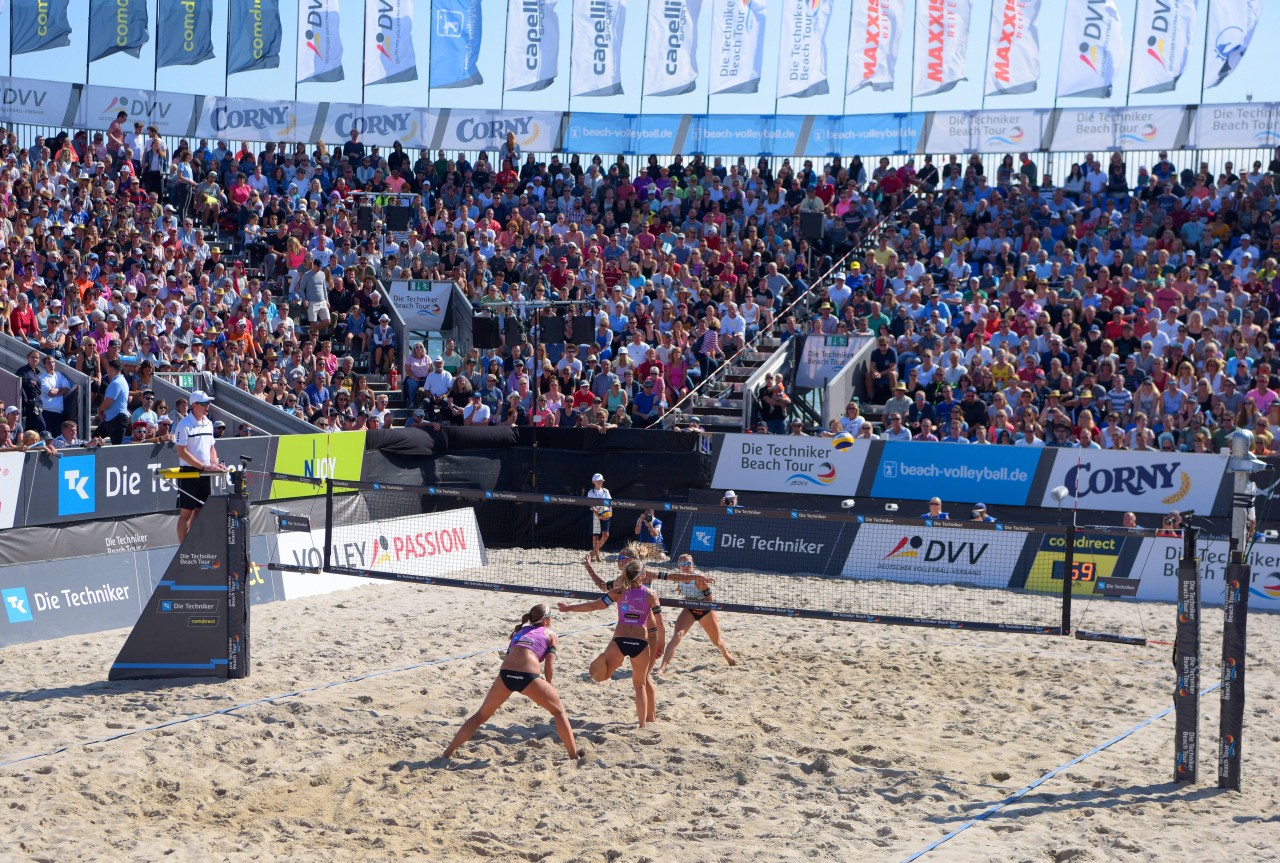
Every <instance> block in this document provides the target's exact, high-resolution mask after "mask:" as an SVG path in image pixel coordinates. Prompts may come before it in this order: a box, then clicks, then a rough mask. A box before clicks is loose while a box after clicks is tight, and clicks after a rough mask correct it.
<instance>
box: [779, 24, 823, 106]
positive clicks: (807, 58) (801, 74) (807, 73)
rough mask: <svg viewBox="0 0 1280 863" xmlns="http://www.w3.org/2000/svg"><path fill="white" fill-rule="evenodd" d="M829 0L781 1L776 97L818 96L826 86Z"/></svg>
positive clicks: (798, 97) (801, 97)
mask: <svg viewBox="0 0 1280 863" xmlns="http://www.w3.org/2000/svg"><path fill="white" fill-rule="evenodd" d="M831 4H832V0H782V48H781V50H780V52H779V54H778V98H779V99H781V98H782V97H784V96H793V97H795V98H797V99H803V98H805V97H806V96H822V95H824V94H826V93H828V92H830V88H829V86H828V84H827V24H829V23H830V22H831Z"/></svg>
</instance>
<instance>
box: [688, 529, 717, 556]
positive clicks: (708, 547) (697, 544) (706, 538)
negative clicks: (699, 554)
mask: <svg viewBox="0 0 1280 863" xmlns="http://www.w3.org/2000/svg"><path fill="white" fill-rule="evenodd" d="M689 549H690V550H691V551H715V549H716V529H715V528H714V527H702V526H701V525H694V527H693V537H692V538H691V539H690V540H689Z"/></svg>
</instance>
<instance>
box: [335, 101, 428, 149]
mask: <svg viewBox="0 0 1280 863" xmlns="http://www.w3.org/2000/svg"><path fill="white" fill-rule="evenodd" d="M429 117H430V113H429V112H428V111H427V110H426V109H423V108H384V107H382V106H380V105H361V104H357V103H353V102H330V103H329V110H328V113H327V114H326V115H325V122H324V136H323V137H324V140H326V141H346V140H347V139H349V138H350V137H351V132H352V130H354V131H356V132H359V133H360V140H361V141H362V142H363V143H364V144H366V145H369V144H377V145H379V146H382V147H389V146H391V145H392V144H393V143H395V142H396V141H399V142H400V143H401V144H402V145H404V146H405V147H429V146H431V135H430V131H429V127H428V122H427V121H428V118H429Z"/></svg>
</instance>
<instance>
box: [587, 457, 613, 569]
mask: <svg viewBox="0 0 1280 863" xmlns="http://www.w3.org/2000/svg"><path fill="white" fill-rule="evenodd" d="M587 497H593V498H597V499H599V500H600V504H599V505H597V506H593V507H591V559H592V560H604V558H602V557H601V556H600V549H602V548H604V544H605V543H606V542H608V541H609V521H610V520H611V519H612V518H613V506H612V505H611V503H610V499H611V498H612V497H613V495H611V494H609V489H607V488H605V487H604V475H603V474H598V473H597V474H593V475H592V476H591V488H589V489H587Z"/></svg>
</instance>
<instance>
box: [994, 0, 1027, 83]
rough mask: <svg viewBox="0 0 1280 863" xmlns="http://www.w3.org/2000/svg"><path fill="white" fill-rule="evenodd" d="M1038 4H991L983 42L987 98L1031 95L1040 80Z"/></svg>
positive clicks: (1003, 0) (1020, 0)
mask: <svg viewBox="0 0 1280 863" xmlns="http://www.w3.org/2000/svg"><path fill="white" fill-rule="evenodd" d="M1039 18H1040V0H994V2H993V3H992V4H991V35H990V36H989V38H988V42H987V84H986V90H985V92H986V94H987V95H988V96H1009V95H1013V94H1015V93H1034V92H1035V89H1036V85H1037V83H1038V82H1039V80H1040V27H1039V25H1038V23H1037V21H1038V19H1039Z"/></svg>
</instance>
